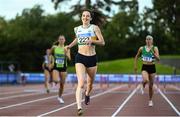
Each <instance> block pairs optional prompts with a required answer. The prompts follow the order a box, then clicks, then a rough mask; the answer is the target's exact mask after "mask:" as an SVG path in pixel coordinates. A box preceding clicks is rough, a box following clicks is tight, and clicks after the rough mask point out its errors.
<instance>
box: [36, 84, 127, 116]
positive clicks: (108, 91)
mask: <svg viewBox="0 0 180 117" xmlns="http://www.w3.org/2000/svg"><path fill="white" fill-rule="evenodd" d="M122 87H125V85H122V86H119V87H115V88H112V89H109V90H107V91H104V92H102V93H99V94H96V95H93V96H91V99H93V98H96V97H98V96H101V95H104V94H107V93H110V92H112V91H113V90H117V89H120V88H122ZM83 101H84V99H83V100H82V102H83ZM75 104H77V103H76V102H74V103H71V104H69V105H66V106H64V107H61V108H58V109H55V110H52V111H49V112H46V113H43V114H41V115H38V116H37V117H42V116H45V115H48V114H51V113H54V112H57V111H60V110H63V109H65V108H68V107H71V106H73V105H75Z"/></svg>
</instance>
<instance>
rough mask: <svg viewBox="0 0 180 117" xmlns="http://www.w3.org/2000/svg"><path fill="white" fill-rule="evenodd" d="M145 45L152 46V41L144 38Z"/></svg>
mask: <svg viewBox="0 0 180 117" xmlns="http://www.w3.org/2000/svg"><path fill="white" fill-rule="evenodd" d="M146 44H147V45H149V46H150V45H152V44H153V39H151V38H146Z"/></svg>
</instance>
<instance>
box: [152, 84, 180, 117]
mask: <svg viewBox="0 0 180 117" xmlns="http://www.w3.org/2000/svg"><path fill="white" fill-rule="evenodd" d="M155 88H156V89H157V90H158V92H159V93H160V94H161V96H162V97H163V98H164V99H165V100H166V101H167V102H168V104H169V105H170V106H171V108H173V110H174V111H175V112H176V113H177V114H178V116H180V112H179V111H178V109H176V107H175V106H174V105H173V104H172V102H171V101H170V100H169V99H168V98H167V97H166V96H165V95H164V93H163V92H162V91H161V89H159V88H157V86H156V87H155Z"/></svg>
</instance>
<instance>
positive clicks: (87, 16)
mask: <svg viewBox="0 0 180 117" xmlns="http://www.w3.org/2000/svg"><path fill="white" fill-rule="evenodd" d="M91 19H92V18H91V14H90V12H89V11H83V13H82V16H81V20H82V23H83V24H86V25H87V24H90V21H91Z"/></svg>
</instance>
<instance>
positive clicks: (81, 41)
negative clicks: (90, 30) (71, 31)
mask: <svg viewBox="0 0 180 117" xmlns="http://www.w3.org/2000/svg"><path fill="white" fill-rule="evenodd" d="M88 40H89V37H81V38H79V40H78V41H79V43H80V44H82V43H85V42H86V41H88Z"/></svg>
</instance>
